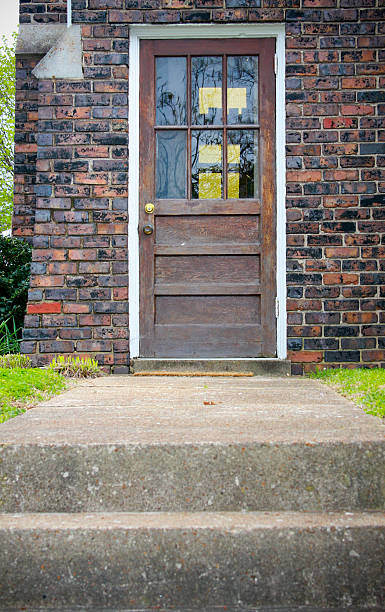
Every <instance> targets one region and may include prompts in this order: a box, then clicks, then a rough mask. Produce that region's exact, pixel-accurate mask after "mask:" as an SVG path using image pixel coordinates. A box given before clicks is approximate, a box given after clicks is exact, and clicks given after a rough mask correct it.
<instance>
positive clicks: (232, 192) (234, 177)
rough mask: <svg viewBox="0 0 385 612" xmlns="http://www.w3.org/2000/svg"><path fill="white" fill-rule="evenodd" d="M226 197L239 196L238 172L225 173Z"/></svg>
mask: <svg viewBox="0 0 385 612" xmlns="http://www.w3.org/2000/svg"><path fill="white" fill-rule="evenodd" d="M227 197H228V198H239V172H229V173H228V175H227Z"/></svg>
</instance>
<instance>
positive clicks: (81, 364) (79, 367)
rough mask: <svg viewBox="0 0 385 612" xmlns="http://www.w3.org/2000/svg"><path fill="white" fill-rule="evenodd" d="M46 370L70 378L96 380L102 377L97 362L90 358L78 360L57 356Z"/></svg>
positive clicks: (78, 358)
mask: <svg viewBox="0 0 385 612" xmlns="http://www.w3.org/2000/svg"><path fill="white" fill-rule="evenodd" d="M48 368H49V369H50V370H52V371H53V372H58V373H59V374H62V376H68V377H71V378H96V377H97V376H101V375H102V371H101V369H100V367H99V364H98V362H97V361H96V360H95V359H91V358H87V359H80V357H64V356H63V355H58V357H57V358H56V359H53V361H51V363H50V364H49V366H48Z"/></svg>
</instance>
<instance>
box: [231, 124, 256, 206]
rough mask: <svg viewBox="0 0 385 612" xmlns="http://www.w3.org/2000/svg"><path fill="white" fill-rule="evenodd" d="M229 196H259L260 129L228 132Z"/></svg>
mask: <svg viewBox="0 0 385 612" xmlns="http://www.w3.org/2000/svg"><path fill="white" fill-rule="evenodd" d="M227 139H228V140H227V163H228V166H227V168H228V174H227V197H228V198H229V199H232V198H257V197H258V183H259V176H258V130H229V131H228V132H227Z"/></svg>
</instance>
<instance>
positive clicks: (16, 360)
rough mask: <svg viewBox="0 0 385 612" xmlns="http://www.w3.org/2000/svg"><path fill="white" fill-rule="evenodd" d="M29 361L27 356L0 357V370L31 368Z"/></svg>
mask: <svg viewBox="0 0 385 612" xmlns="http://www.w3.org/2000/svg"><path fill="white" fill-rule="evenodd" d="M31 367H32V364H31V360H30V358H29V357H27V355H0V368H9V369H13V368H31Z"/></svg>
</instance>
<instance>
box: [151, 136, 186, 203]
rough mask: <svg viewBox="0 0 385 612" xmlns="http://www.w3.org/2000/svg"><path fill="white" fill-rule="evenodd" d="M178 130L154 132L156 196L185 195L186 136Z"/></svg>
mask: <svg viewBox="0 0 385 612" xmlns="http://www.w3.org/2000/svg"><path fill="white" fill-rule="evenodd" d="M186 135H187V133H186V132H185V131H180V130H178V131H177V130H167V131H165V132H157V134H156V197H157V198H185V197H186V184H187V180H186V157H187V155H186V151H187V147H186V142H187V138H186Z"/></svg>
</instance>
